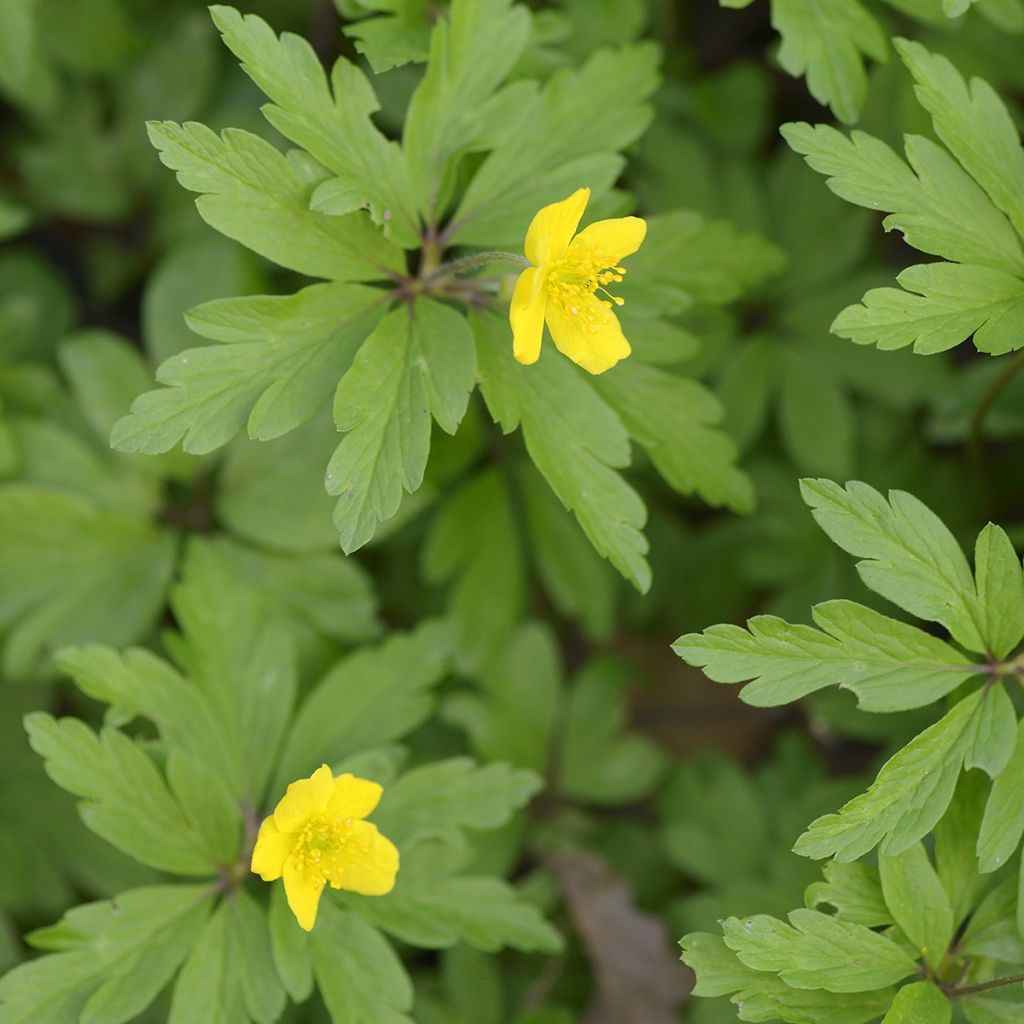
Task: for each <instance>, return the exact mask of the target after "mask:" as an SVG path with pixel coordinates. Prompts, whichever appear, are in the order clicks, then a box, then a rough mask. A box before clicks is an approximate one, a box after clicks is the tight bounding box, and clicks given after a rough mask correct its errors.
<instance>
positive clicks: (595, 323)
mask: <svg viewBox="0 0 1024 1024" xmlns="http://www.w3.org/2000/svg"><path fill="white" fill-rule="evenodd" d="M577 310H578V311H577V313H576V315H573V314H572V313H571V312H570V311H568V310H565V309H562V308H561V307H560V306H559V305H558V304H557V303H554V302H551V303H549V304H548V311H547V319H548V327H549V328H550V330H551V337H552V339H553V340H554V342H555V344H556V345H557V346H558V350H559V351H560V352H562V353H563V354H564V355H567V356H568V357H569V358H570V359H571V360H572V361H573V362H574V363H577V364H578V365H579V366H582V367H583V369H584V370H587V371H588V372H590V373H604V371H605V370H608V369H610V368H611V367H613V366H614V365H615V364H616V363H617V362H618V361H619V360H620V359H625V358H626V356H628V355H629V353H630V352H631V351H632V349H630V347H629V342H628V341H626V338H625V336H624V335H623V333H622V327H621V326H620V325H619V320H618V317H616V315H615V314H614V313H613V312H612V311H611V310H610V309H609V308H608V307H607V306H606V305H604V304H603V303H602V302H599V301H598V300H597V299H596V298H594V297H593V296H587V297H586V298H585V299H582V300H581V301H580V306H579V307H578V308H577Z"/></svg>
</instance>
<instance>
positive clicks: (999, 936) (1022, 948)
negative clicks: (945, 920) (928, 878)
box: [959, 876, 1024, 964]
mask: <svg viewBox="0 0 1024 1024" xmlns="http://www.w3.org/2000/svg"><path fill="white" fill-rule="evenodd" d="M1017 903H1018V884H1017V879H1016V878H1015V877H1012V876H1011V877H1009V878H1007V879H1005V880H1004V881H1003V882H1002V884H1000V885H997V886H996V887H995V888H994V889H993V890H992V891H991V892H990V893H989V894H988V895H987V896H986V897H985V898H984V899H983V900H982V901H981V903H980V905H977V906H975V907H973V908H972V913H971V917H970V920H969V921H968V922H967V927H966V928H965V929H964V933H963V936H962V937H961V940H960V944H959V947H960V949H961V950H962V951H963V953H964V954H965V955H967V956H971V957H990V958H992V959H994V960H1002V961H1003V962H1005V963H1012V964H1019V963H1020V962H1021V959H1022V958H1024V941H1022V939H1021V934H1020V931H1019V930H1018V928H1017V920H1016V917H1017V914H1016V911H1017Z"/></svg>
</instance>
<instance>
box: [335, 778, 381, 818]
mask: <svg viewBox="0 0 1024 1024" xmlns="http://www.w3.org/2000/svg"><path fill="white" fill-rule="evenodd" d="M383 792H384V789H383V787H382V786H380V785H379V784H378V783H376V782H370V781H369V779H359V778H356V776H355V775H349V774H345V775H339V776H338V777H337V778H336V779H335V780H334V792H333V793H332V794H331V799H330V800H329V801H328V803H327V814H328V817H331V818H365V817H366V816H367V815H368V814H369V813H370V811H372V810H373V809H374V807H376V806H377V804H378V803H380V796H381V793H383Z"/></svg>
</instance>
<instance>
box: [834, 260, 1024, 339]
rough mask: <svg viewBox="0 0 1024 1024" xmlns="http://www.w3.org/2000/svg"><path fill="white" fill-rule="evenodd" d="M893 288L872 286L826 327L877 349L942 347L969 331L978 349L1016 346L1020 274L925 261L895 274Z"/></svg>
mask: <svg viewBox="0 0 1024 1024" xmlns="http://www.w3.org/2000/svg"><path fill="white" fill-rule="evenodd" d="M896 280H897V281H898V282H899V283H900V285H901V286H902V289H903V290H902V291H901V290H900V289H898V288H872V289H871V290H870V291H869V292H867V294H866V295H865V296H864V299H863V305H857V306H850V307H848V308H847V309H844V310H843V311H842V312H841V313H840V314H839V316H837V317H836V319H835V321H834V322H833V324H832V328H831V329H832V332H833V333H834V334H838V335H839V337H840V338H849V339H850V340H851V341H854V342H856V343H857V344H858V345H877V346H878V347H879V348H880V349H897V348H904V347H905V346H907V345H913V346H914V351H915V352H920V353H924V354H933V353H936V352H945V351H946V350H947V349H951V348H953V347H955V346H956V345H959V344H960V342H962V341H964V340H965V339H966V338H969V337H971V335H973V336H974V345H975V347H976V348H977V349H978V350H979V351H980V352H987V353H988V354H989V355H1002V354H1003V353H1005V352H1011V351H1013V350H1014V349H1016V348H1017V347H1019V342H1018V340H1017V339H1018V337H1019V335H1020V331H1021V328H1022V326H1024V280H1021V278H1019V277H1015V276H1014V275H1012V274H1008V273H1006V271H1003V270H995V269H992V268H989V267H978V266H970V265H967V264H961V263H926V264H922V265H919V266H915V267H908V268H907V269H906V270H904V271H902V272H901V273H900V274H898V275H897V276H896Z"/></svg>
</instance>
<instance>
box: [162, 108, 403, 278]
mask: <svg viewBox="0 0 1024 1024" xmlns="http://www.w3.org/2000/svg"><path fill="white" fill-rule="evenodd" d="M148 127H149V138H150V141H151V142H152V143H153V145H154V146H155V147H156V148H157V149H158V150H159V151H160V159H161V160H162V161H163V163H164V164H166V165H167V166H168V167H170V168H171V170H173V171H177V173H178V181H179V182H180V183H181V186H182V187H183V188H186V189H188V190H189V191H191V192H200V193H202V194H201V195H200V197H199V199H197V200H196V208H197V209H198V210H199V214H200V216H201V217H202V218H203V220H205V221H206V223H207V224H209V225H210V227H212V228H215V229H216V230H217V231H219V232H221V234H224V235H227V236H228V238H233V239H234V240H235V241H236V242H241V243H242V245H244V246H246V247H247V248H249V249H252V250H253V252H256V253H258V254H259V255H260V256H265V257H266V258H267V259H269V260H271V261H273V262H274V263H277V264H278V265H280V266H282V267H285V268H287V269H288V270H297V271H298V272H299V273H300V274H307V275H308V276H310V277H322V278H327V279H328V280H331V281H373V280H378V279H381V278H384V277H386V276H387V272H388V271H396V272H401V271H402V270H404V260H403V258H402V253H401V251H400V250H399V249H398V248H396V247H395V246H393V245H392V244H391V243H390V242H388V241H387V240H386V239H385V238H384V236H383V235H382V234H381V233H380V232H379V231H378V230H377V229H376V228H375V227H374V225H373V223H372V222H371V220H370V218H369V215H368V214H365V213H363V212H353V213H350V214H348V215H347V216H344V217H329V216H326V215H324V214H322V213H316V212H315V211H313V210H311V209H310V208H309V200H310V196H311V194H312V192H313V190H314V188H315V187H316V185H319V184H320V180H322V178H321V173H320V172H317V177H316V178H314V179H313V180H310V177H309V175H308V174H307V173H306V172H305V171H304V170H303V169H301V168H300V166H299V165H298V163H297V162H296V161H289V160H287V159H286V158H285V157H284V156H283V155H282V154H281V153H280V152H278V150H276V149H274V147H273V146H271V145H270V143H268V142H264V141H263V140H262V139H261V138H259V136H257V135H253V134H252V133H251V132H246V131H241V130H240V129H237V128H227V129H225V131H224V132H223V134H222V135H220V136H218V135H217V134H216V133H214V132H212V131H210V129H209V128H207V127H206V126H205V125H202V124H198V123H196V122H194V121H192V122H186V123H185V124H183V125H178V124H175V123H174V122H173V121H153V122H150V124H149V126H148Z"/></svg>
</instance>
